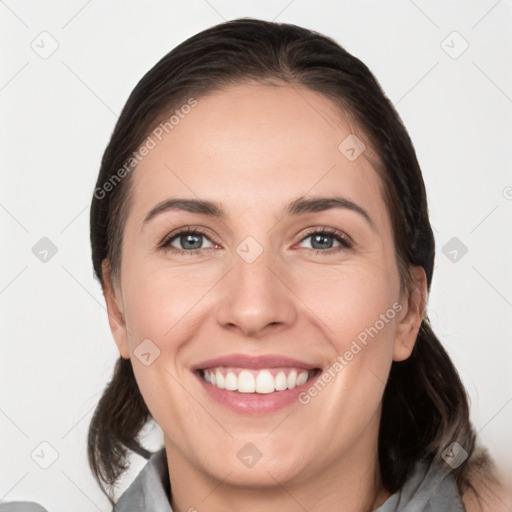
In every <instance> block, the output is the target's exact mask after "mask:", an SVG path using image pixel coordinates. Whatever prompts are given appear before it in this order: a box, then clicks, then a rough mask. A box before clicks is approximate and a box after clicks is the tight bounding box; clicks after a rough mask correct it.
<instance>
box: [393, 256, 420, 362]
mask: <svg viewBox="0 0 512 512" xmlns="http://www.w3.org/2000/svg"><path fill="white" fill-rule="evenodd" d="M410 271H411V277H412V279H413V284H412V287H411V291H410V293H409V292H404V295H405V298H404V300H403V301H402V302H401V304H402V305H403V310H402V313H401V316H400V317H399V320H398V324H397V327H396V333H395V342H394V345H393V360H394V361H403V360H404V359H407V358H408V357H409V356H410V355H411V352H412V349H413V348H414V344H415V342H416V338H417V336H418V332H419V330H420V327H421V322H422V321H423V316H424V314H425V310H426V307H427V296H428V287H427V276H426V274H425V270H424V269H423V267H421V266H412V267H411V268H410Z"/></svg>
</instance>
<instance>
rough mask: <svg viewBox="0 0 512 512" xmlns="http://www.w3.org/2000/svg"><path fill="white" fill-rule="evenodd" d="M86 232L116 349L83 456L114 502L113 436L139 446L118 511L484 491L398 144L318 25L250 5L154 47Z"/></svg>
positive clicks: (419, 505) (399, 503)
mask: <svg viewBox="0 0 512 512" xmlns="http://www.w3.org/2000/svg"><path fill="white" fill-rule="evenodd" d="M91 242H92V253H93V263H94V270H95V273H96V275H97V277H98V279H99V280H100V282H101V285H102V288H103V291H104V295H105V299H106V304H107V309H108V314H109V322H110V327H111V330H112V333H113V336H114V339H115V342H116V344H117V347H118V349H119V353H120V358H119V360H118V362H117V364H116V368H115V372H114V376H113V379H112V381H111V382H110V383H109V384H108V386H107V388H106V389H105V391H104V394H103V396H102V398H101V400H100V402H99V404H98V407H97V409H96V411H95V414H94V417H93V419H92V422H91V425H90V431H89V446H88V450H89V452H88V453H89V462H90V465H91V468H92V470H93V472H94V475H95V476H96V478H97V480H98V482H99V483H100V485H101V486H102V488H103V489H104V491H105V493H106V494H108V495H109V499H110V500H111V502H112V503H113V504H114V500H113V498H112V494H111V493H110V494H109V492H108V490H107V489H106V487H108V488H109V490H111V489H112V487H113V486H114V484H115V483H116V481H117V480H118V478H119V477H120V475H121V474H122V472H123V471H124V470H125V469H126V468H127V463H128V458H129V452H128V449H131V450H133V451H135V452H137V453H140V454H142V455H144V456H146V457H149V456H150V455H151V458H150V460H149V462H148V464H147V465H146V466H145V468H144V469H143V471H142V472H141V473H140V474H139V476H138V477H137V478H136V480H135V481H134V482H133V483H132V485H131V486H130V487H129V489H128V490H127V491H126V492H125V493H124V495H123V496H122V497H121V499H120V500H119V502H118V504H117V506H116V510H121V511H123V510H130V511H134V510H154V511H171V510H172V511H174V512H183V511H187V510H199V511H200V510H208V511H218V510H244V511H253V510H254V511H255V510H281V511H292V510H293V511H295V510H308V511H314V510H320V509H326V508H328V509H330V510H354V511H355V510H357V511H373V510H377V511H379V512H390V511H394V510H407V511H413V510H414V511H420V510H422V511H423V510H425V511H427V510H450V511H462V510H470V511H473V510H480V505H483V506H487V507H490V502H491V500H490V497H492V496H494V495H495V493H496V489H498V487H497V485H498V482H497V480H496V478H495V475H494V474H493V472H492V464H491V461H490V459H489V457H488V455H487V453H486V452H485V450H477V449H476V439H475V437H476V436H475V432H474V429H473V427H472V425H471V423H470V420H469V407H468V401H467V396H466V392H465V390H464V388H463V385H462V383H461V381H460V378H459V376H458V374H457V371H456V370H455V368H454V366H453V364H452V362H451V361H450V359H449V357H448V355H447V354H446V352H445V351H444V349H443V348H442V346H441V344H440V342H439V340H438V339H437V338H436V336H435V334H434V333H433V331H432V329H431V327H430V324H429V320H428V316H427V313H426V304H427V297H428V292H429V289H430V285H431V280H432V271H433V263H434V252H435V251H434V238H433V234H432V230H431V226H430V223H429V219H428V209H427V200H426V195H425V188H424V183H423V179H422V175H421V171H420V168H419V165H418V162H417V159H416V155H415V151H414V148H413V145H412V142H411V140H410V138H409V136H408V134H407V132H406V130H405V128H404V126H403V124H402V122H401V119H400V117H399V115H398V113H397V112H396V111H395V109H394V108H393V106H392V104H391V103H390V102H389V100H388V99H387V98H386V96H385V95H384V93H383V91H382V89H381V88H380V86H379V85H378V83H377V81H376V80H375V78H374V77H373V75H372V74H371V73H370V71H369V70H368V68H367V67H366V66H365V65H364V64H363V63H362V62H361V61H359V60H358V59H356V58H355V57H353V56H352V55H350V54H349V53H347V52H346V51H345V50H344V49H343V48H342V47H340V46H339V45H338V44H337V43H335V42H334V41H333V40H331V39H329V38H327V37H324V36H322V35H320V34H317V33H315V32H312V31H309V30H306V29H304V28H300V27H297V26H294V25H287V24H278V23H270V22H266V21H260V20H254V19H247V18H246V19H240V20H234V21H230V22H227V23H224V24H221V25H218V26H215V27H212V28H210V29H208V30H205V31H203V32H201V33H199V34H197V35H195V36H194V37H191V38H190V39H188V40H187V41H185V42H184V43H182V44H180V45H179V46H178V47H176V48H175V49H174V50H173V51H171V52H170V53H169V54H167V55H166V56H165V57H164V58H163V59H162V60H161V61H160V62H158V63H157V64H156V65H155V66H154V67H153V68H152V69H151V70H150V71H149V72H148V73H147V74H146V75H145V76H144V77H143V78H142V80H141V81H140V82H139V83H138V85H137V86H136V87H135V89H134V91H133V92H132V94H131V96H130V98H129V99H128V101H127V103H126V105H125V107H124V109H123V112H122V113H121V116H120V118H119V120H118V123H117V125H116V127H115V130H114V132H113V134H112V137H111V140H110V143H109V145H108V147H107V148H106V150H105V153H104V156H103V159H102V164H101V169H100V173H99V177H98V181H97V185H96V189H95V192H94V198H93V202H92V207H91ZM150 419H153V420H154V421H155V422H156V423H157V424H158V425H159V426H160V428H161V429H162V431H163V434H164V441H165V443H164V444H165V446H164V447H162V449H161V450H160V451H158V452H157V453H155V454H150V453H148V452H147V451H146V450H145V449H144V448H142V447H141V446H140V444H139V441H138V434H139V433H140V431H141V429H142V428H143V427H144V425H145V424H146V423H147V422H148V421H149V420H150ZM105 485H106V487H105ZM493 486H494V487H493ZM483 490H485V491H486V492H487V494H485V493H483ZM479 498H480V500H479ZM487 510H491V508H487Z"/></svg>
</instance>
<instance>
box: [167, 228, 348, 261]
mask: <svg viewBox="0 0 512 512" xmlns="http://www.w3.org/2000/svg"><path fill="white" fill-rule="evenodd" d="M184 234H192V235H202V236H204V237H206V238H208V240H210V237H209V236H208V234H207V233H206V232H205V231H203V230H202V229H201V228H197V227H191V226H188V227H187V228H185V229H182V230H180V231H177V232H173V233H171V234H170V235H168V236H166V237H165V238H164V240H163V241H162V242H161V243H160V244H159V246H158V249H165V250H171V251H173V252H177V253H178V254H187V255H189V256H190V255H192V256H193V255H195V254H199V253H200V252H201V251H204V250H206V249H192V250H190V251H186V250H185V249H177V248H176V247H171V246H170V243H171V242H172V241H173V240H174V239H175V238H177V237H179V236H181V235H184ZM316 234H321V235H329V236H332V237H333V238H335V239H336V240H337V241H338V242H339V243H340V246H339V247H331V248H330V249H310V250H311V251H315V254H324V255H325V254H326V253H327V254H333V253H337V252H340V251H342V250H346V249H351V248H352V243H351V241H350V240H349V238H348V237H347V236H346V235H345V234H344V233H342V232H341V231H338V230H337V229H335V228H328V227H322V228H313V229H310V230H309V231H308V232H307V233H306V234H305V235H304V236H303V237H302V238H301V240H300V241H299V242H303V241H304V240H305V239H306V238H309V237H310V236H311V235H316ZM210 241H211V242H213V243H216V242H215V241H213V240H210ZM208 249H210V248H208Z"/></svg>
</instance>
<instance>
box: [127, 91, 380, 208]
mask: <svg viewBox="0 0 512 512" xmlns="http://www.w3.org/2000/svg"><path fill="white" fill-rule="evenodd" d="M195 101H197V104H196V105H195V106H194V107H193V108H189V107H187V108H182V109H180V106H177V107H176V109H177V112H175V114H176V115H174V118H173V119H172V123H170V122H167V124H165V123H166V121H169V120H170V118H171V116H172V115H173V113H171V114H170V115H169V116H167V117H164V119H163V122H162V124H161V125H160V128H159V130H158V127H157V130H158V131H156V132H155V130H153V132H151V134H150V135H149V136H150V138H151V140H152V143H151V146H153V147H152V149H151V150H150V151H149V152H148V153H147V155H146V156H144V158H143V159H142V161H141V162H140V163H139V164H138V167H137V169H136V170H135V172H134V176H133V178H134V182H133V184H132V185H133V187H134V191H133V192H134V194H133V199H134V203H135V204H134V205H132V206H133V207H134V208H135V209H141V211H140V215H142V214H143V212H142V210H143V209H144V208H146V209H147V208H150V207H151V206H153V205H154V204H155V203H157V202H159V201H162V200H165V199H166V198H167V196H169V195H173V196H177V195H181V196H186V197H194V196H198V197H200V198H203V199H210V200H213V201H219V202H223V203H226V204H228V203H229V204H231V205H232V206H233V207H238V206H240V208H246V207H247V206H248V205H258V204H259V205H261V207H262V208H268V205H275V206H276V208H277V207H279V206H280V205H281V204H282V203H283V202H288V201H287V200H291V199H294V198H296V197H299V196H303V195H305V194H308V195H325V194H334V193H336V194H338V193H340V194H343V195H344V196H346V197H348V198H349V199H354V200H358V201H359V202H360V203H366V205H367V208H368V209H370V210H371V209H373V210H374V212H375V213H376V214H377V217H378V216H379V214H378V210H379V208H381V209H382V208H383V207H384V203H383V200H382V194H381V188H380V186H381V182H380V177H379V176H378V174H377V173H376V171H375V170H374V168H373V167H372V165H371V163H370V161H369V160H368V158H371V159H373V160H376V157H375V153H374V151H373V148H372V147H371V145H370V141H369V140H368V139H367V136H366V135H365V133H364V132H362V131H361V130H360V129H359V128H358V127H357V126H356V125H355V124H354V123H353V122H352V121H351V119H350V118H349V117H348V116H347V115H346V114H345V113H344V112H342V111H341V110H340V109H339V108H337V106H336V105H335V104H334V103H333V102H332V101H331V100H330V99H328V98H327V97H325V96H323V95H321V94H319V93H317V92H314V91H311V90H309V89H307V88H305V87H302V86H296V85H293V86H291V85H284V86H267V85H261V84H239V85H236V86H230V87H229V88H226V89H223V90H221V91H217V92H215V93H211V94H208V95H206V96H202V97H199V98H197V99H196V100H195ZM361 143H362V144H364V146H361ZM363 147H364V150H363V151H362V152H361V150H362V149H363ZM359 153H360V154H359ZM358 154H359V156H358ZM263 200H264V201H263ZM229 204H228V206H227V207H226V209H227V211H228V213H229ZM381 213H382V212H381Z"/></svg>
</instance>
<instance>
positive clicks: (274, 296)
mask: <svg viewBox="0 0 512 512" xmlns="http://www.w3.org/2000/svg"><path fill="white" fill-rule="evenodd" d="M253 250H255V249H254V246H253V247H251V251H253ZM251 259H252V258H251V257H247V253H244V252H243V251H240V253H238V252H234V253H233V260H232V261H233V268H232V270H231V271H230V272H229V273H228V275H227V276H226V278H225V279H223V280H222V288H221V290H220V295H221V296H220V297H219V298H220V306H219V308H218V310H217V321H218V323H219V325H221V326H222V327H223V328H225V329H230V330H233V331H239V333H241V334H243V335H244V336H246V337H253V338H260V337H263V336H264V335H265V334H266V333H268V332H269V331H272V332H274V333H275V332H279V331H282V330H284V329H287V328H289V327H290V326H291V325H293V323H294V322H295V321H296V320H297V307H296V300H297V298H296V296H295V295H294V293H293V291H292V288H291V287H290V284H291V283H290V276H289V272H287V269H286V267H285V266H284V264H283V262H280V261H279V258H277V257H276V256H275V255H274V254H272V252H271V251H270V250H267V249H265V250H263V252H262V253H261V254H259V255H258V256H257V257H256V259H254V261H251Z"/></svg>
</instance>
